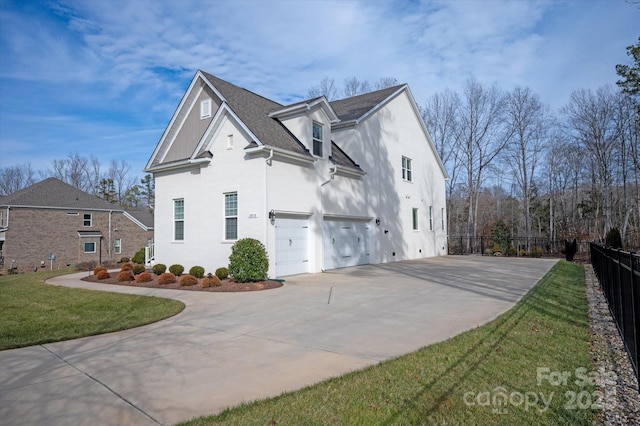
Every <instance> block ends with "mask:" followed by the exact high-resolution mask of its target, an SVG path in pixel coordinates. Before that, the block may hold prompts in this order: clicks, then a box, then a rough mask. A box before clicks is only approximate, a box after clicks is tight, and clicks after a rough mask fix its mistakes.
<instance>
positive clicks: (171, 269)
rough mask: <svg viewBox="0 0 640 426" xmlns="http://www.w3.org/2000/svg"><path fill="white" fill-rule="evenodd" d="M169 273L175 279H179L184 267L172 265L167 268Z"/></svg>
mask: <svg viewBox="0 0 640 426" xmlns="http://www.w3.org/2000/svg"><path fill="white" fill-rule="evenodd" d="M169 272H171V273H172V274H173V275H175V276H176V277H179V276H180V275H182V273H183V272H184V266H182V265H179V264H177V263H176V264H173V265H171V266H169Z"/></svg>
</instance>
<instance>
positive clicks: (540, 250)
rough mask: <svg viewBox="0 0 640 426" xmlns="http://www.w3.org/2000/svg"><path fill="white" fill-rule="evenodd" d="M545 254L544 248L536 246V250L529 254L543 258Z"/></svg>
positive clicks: (533, 249)
mask: <svg viewBox="0 0 640 426" xmlns="http://www.w3.org/2000/svg"><path fill="white" fill-rule="evenodd" d="M543 254H544V251H543V250H542V247H538V246H535V247H534V248H532V249H531V253H529V256H531V257H542V255H543Z"/></svg>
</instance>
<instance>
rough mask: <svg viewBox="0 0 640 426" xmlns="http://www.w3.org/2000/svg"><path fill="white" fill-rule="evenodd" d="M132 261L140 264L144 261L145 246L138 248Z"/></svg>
mask: <svg viewBox="0 0 640 426" xmlns="http://www.w3.org/2000/svg"><path fill="white" fill-rule="evenodd" d="M131 261H132V262H133V263H138V264H140V265H142V264H143V263H144V247H143V248H141V249H140V250H138V251H137V252H136V254H134V255H133V258H132V259H131Z"/></svg>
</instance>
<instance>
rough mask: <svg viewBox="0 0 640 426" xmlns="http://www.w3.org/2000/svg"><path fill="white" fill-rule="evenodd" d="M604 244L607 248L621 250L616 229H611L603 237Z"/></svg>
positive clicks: (620, 238)
mask: <svg viewBox="0 0 640 426" xmlns="http://www.w3.org/2000/svg"><path fill="white" fill-rule="evenodd" d="M605 243H606V244H607V246H608V247H613V248H622V236H621V235H620V231H619V230H618V228H611V229H609V232H607V236H606V237H605Z"/></svg>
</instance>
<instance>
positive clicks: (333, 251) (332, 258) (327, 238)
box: [323, 220, 370, 269]
mask: <svg viewBox="0 0 640 426" xmlns="http://www.w3.org/2000/svg"><path fill="white" fill-rule="evenodd" d="M323 231H324V238H323V241H324V253H323V255H324V269H336V268H344V267H347V266H356V265H364V264H367V263H370V259H369V258H370V254H369V250H370V248H369V240H370V237H369V232H370V229H369V222H367V221H357V220H350V221H345V220H325V221H324V224H323Z"/></svg>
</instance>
